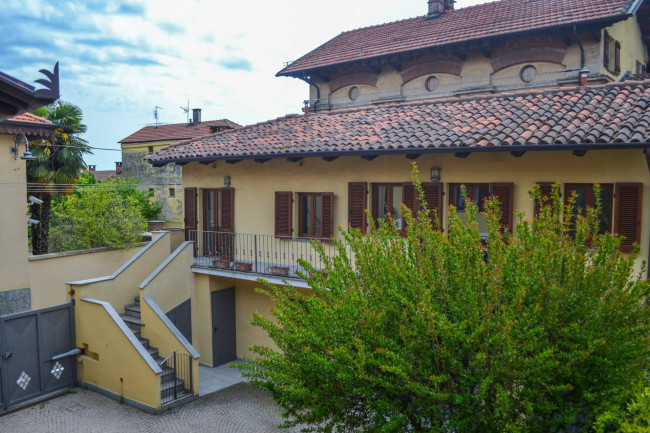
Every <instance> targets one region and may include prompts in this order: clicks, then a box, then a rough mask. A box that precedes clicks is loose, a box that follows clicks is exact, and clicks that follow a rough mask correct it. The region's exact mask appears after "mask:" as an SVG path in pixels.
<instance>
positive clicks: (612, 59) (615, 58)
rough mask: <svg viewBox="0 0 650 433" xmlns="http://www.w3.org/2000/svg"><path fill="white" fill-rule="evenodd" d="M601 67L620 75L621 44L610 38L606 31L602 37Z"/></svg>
mask: <svg viewBox="0 0 650 433" xmlns="http://www.w3.org/2000/svg"><path fill="white" fill-rule="evenodd" d="M603 66H605V69H607V71H608V72H611V73H612V74H615V75H620V73H621V43H620V42H619V41H617V40H616V39H614V38H612V37H611V36H610V34H609V32H608V31H607V30H604V37H603Z"/></svg>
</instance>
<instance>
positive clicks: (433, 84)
mask: <svg viewBox="0 0 650 433" xmlns="http://www.w3.org/2000/svg"><path fill="white" fill-rule="evenodd" d="M424 87H425V88H426V89H427V92H433V91H434V90H436V89H437V88H438V77H436V76H435V75H432V76H430V77H429V78H427V81H426V82H425V83H424Z"/></svg>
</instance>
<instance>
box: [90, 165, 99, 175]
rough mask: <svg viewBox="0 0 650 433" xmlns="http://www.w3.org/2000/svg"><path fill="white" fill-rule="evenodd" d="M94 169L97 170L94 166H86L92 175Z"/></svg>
mask: <svg viewBox="0 0 650 433" xmlns="http://www.w3.org/2000/svg"><path fill="white" fill-rule="evenodd" d="M96 168H97V166H96V165H89V166H88V171H89V172H91V173H94V172H95V169H96Z"/></svg>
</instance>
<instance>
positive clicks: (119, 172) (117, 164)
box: [115, 161, 122, 176]
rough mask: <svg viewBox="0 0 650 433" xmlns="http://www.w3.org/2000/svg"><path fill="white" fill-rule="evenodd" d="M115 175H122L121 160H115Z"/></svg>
mask: <svg viewBox="0 0 650 433" xmlns="http://www.w3.org/2000/svg"><path fill="white" fill-rule="evenodd" d="M115 175H116V176H121V175H122V161H116V162H115Z"/></svg>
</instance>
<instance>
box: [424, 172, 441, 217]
mask: <svg viewBox="0 0 650 433" xmlns="http://www.w3.org/2000/svg"><path fill="white" fill-rule="evenodd" d="M443 188H444V184H443V183H441V182H423V183H422V191H423V192H424V200H425V201H426V202H427V210H428V211H429V219H430V220H431V222H434V223H435V220H436V219H437V222H438V227H440V228H442V191H443ZM434 227H435V225H434Z"/></svg>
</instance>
